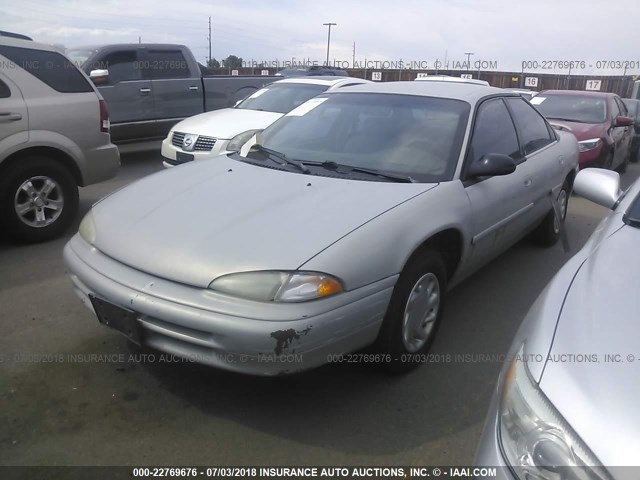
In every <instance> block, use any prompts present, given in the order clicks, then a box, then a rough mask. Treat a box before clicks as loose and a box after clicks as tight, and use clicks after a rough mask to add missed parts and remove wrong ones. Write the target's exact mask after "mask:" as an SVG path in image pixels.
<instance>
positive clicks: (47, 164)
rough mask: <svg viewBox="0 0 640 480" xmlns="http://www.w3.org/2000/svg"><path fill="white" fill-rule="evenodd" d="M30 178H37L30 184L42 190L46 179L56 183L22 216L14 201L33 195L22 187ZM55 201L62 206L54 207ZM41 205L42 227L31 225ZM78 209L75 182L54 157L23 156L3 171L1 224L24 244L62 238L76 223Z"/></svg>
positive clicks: (0, 200) (0, 185)
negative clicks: (55, 208) (70, 226)
mask: <svg viewBox="0 0 640 480" xmlns="http://www.w3.org/2000/svg"><path fill="white" fill-rule="evenodd" d="M30 179H34V180H33V182H32V184H31V185H32V186H33V187H34V189H35V190H39V189H38V187H39V185H42V186H43V189H44V182H46V179H49V180H52V183H53V184H55V186H54V187H53V189H52V191H51V192H50V194H49V195H50V196H44V194H43V195H39V196H38V197H37V199H36V200H37V203H34V207H33V209H32V211H31V212H29V213H27V214H25V216H24V217H21V216H20V215H18V213H17V211H16V206H15V204H16V202H18V203H20V204H22V203H23V200H25V199H29V198H30V197H29V194H28V193H27V192H26V190H24V189H21V186H23V184H25V182H26V181H27V180H30ZM49 185H51V183H49ZM42 191H44V190H42ZM25 196H26V197H25ZM38 199H39V200H38ZM56 202H58V203H59V204H61V207H60V208H59V209H58V210H53V204H54V203H56ZM60 202H61V203H60ZM45 204H46V205H45ZM38 205H42V206H41V207H38ZM38 208H40V210H38V212H40V211H41V212H44V213H42V214H40V213H39V214H38V215H45V220H43V222H44V223H43V226H36V225H30V224H28V222H29V221H33V222H34V223H35V221H36V217H35V215H36V213H35V212H36V210H37V209H38ZM77 211H78V187H77V186H76V182H75V180H74V178H73V176H72V175H71V173H70V172H69V171H68V170H67V169H66V168H65V167H64V166H62V165H60V164H59V163H57V162H55V161H54V160H50V159H48V158H46V157H42V156H29V157H23V158H20V159H19V160H17V162H16V163H14V164H12V165H11V166H9V167H8V169H7V170H5V171H4V172H3V175H2V178H1V179H0V225H2V226H3V230H4V231H5V232H6V234H7V235H8V236H9V237H10V238H11V239H13V240H15V241H17V242H21V243H35V242H44V241H47V240H51V239H53V238H56V237H59V236H60V235H62V234H63V233H64V231H65V230H66V229H67V228H68V227H69V225H70V224H71V223H72V222H73V220H74V218H75V216H76V213H77ZM58 212H59V213H58ZM32 213H33V218H31V214H32ZM23 218H24V220H23Z"/></svg>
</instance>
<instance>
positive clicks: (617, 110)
mask: <svg viewBox="0 0 640 480" xmlns="http://www.w3.org/2000/svg"><path fill="white" fill-rule="evenodd" d="M610 105H611V119H612V120H615V119H616V117H618V116H620V108H619V107H618V104H617V103H616V99H615V98H613V99H612V100H611V104H610Z"/></svg>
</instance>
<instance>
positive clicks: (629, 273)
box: [540, 226, 640, 473]
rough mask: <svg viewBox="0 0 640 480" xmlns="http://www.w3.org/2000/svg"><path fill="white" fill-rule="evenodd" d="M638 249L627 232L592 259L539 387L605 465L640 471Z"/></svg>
mask: <svg viewBox="0 0 640 480" xmlns="http://www.w3.org/2000/svg"><path fill="white" fill-rule="evenodd" d="M639 244H640V230H639V229H637V228H633V227H630V226H624V227H621V228H620V229H619V230H618V231H616V232H615V233H614V234H613V235H611V236H610V237H609V238H607V239H606V240H605V241H603V242H602V244H600V246H599V247H597V248H595V249H594V250H593V251H592V253H591V255H590V256H589V258H588V259H586V261H585V262H584V264H583V265H582V266H581V268H580V269H579V271H578V272H577V274H576V276H575V278H574V280H573V283H572V285H571V287H570V289H569V292H568V293H567V296H566V298H565V302H564V306H563V308H562V312H561V315H560V319H559V321H558V326H557V330H556V333H555V338H554V340H553V345H552V347H551V351H550V354H549V358H548V359H547V363H546V365H545V367H544V373H543V375H542V380H541V382H540V388H541V389H542V391H543V392H544V393H545V394H546V395H547V397H548V398H549V399H550V400H551V402H552V403H553V404H554V405H555V406H556V408H557V409H558V411H559V412H560V413H561V414H562V416H563V417H564V418H565V419H566V420H567V421H568V422H569V424H570V425H571V426H572V427H573V428H574V430H576V432H577V433H578V435H579V436H580V438H582V440H584V441H585V443H586V444H587V445H588V446H589V448H590V449H591V451H593V453H594V454H595V455H596V456H597V457H598V459H599V460H600V461H601V462H602V463H603V464H604V465H620V466H623V465H636V464H637V459H638V451H640V413H639V411H638V398H640V375H638V369H639V368H640V321H639V317H638V306H637V301H636V295H637V291H638V272H639V271H640V254H639V253H638V245H639ZM563 355H564V356H563ZM571 355H573V357H572V356H571ZM607 355H610V356H612V357H607ZM587 356H589V359H587ZM588 360H590V361H588ZM630 473H632V472H630Z"/></svg>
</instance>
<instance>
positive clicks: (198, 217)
mask: <svg viewBox="0 0 640 480" xmlns="http://www.w3.org/2000/svg"><path fill="white" fill-rule="evenodd" d="M436 185H437V184H424V183H423V184H420V183H416V184H405V183H392V182H369V181H358V180H349V179H344V178H329V177H319V176H312V175H303V174H299V173H290V172H285V171H281V170H275V169H270V168H264V167H260V166H255V165H250V164H247V163H244V162H241V161H236V160H233V159H231V158H229V157H227V156H224V155H223V156H219V157H216V158H213V159H210V160H203V161H200V162H192V163H189V164H186V165H182V166H180V167H177V168H173V169H170V170H165V171H162V172H158V173H156V174H154V175H150V176H149V177H146V178H144V179H142V180H139V181H138V182H136V183H134V184H132V185H130V186H128V187H126V188H124V189H122V190H120V191H118V192H117V193H115V194H113V195H111V196H110V197H108V198H106V199H105V200H103V201H101V202H99V203H98V204H96V205H95V206H94V208H93V216H94V223H95V227H96V240H95V242H94V246H95V247H96V248H97V249H98V250H100V251H102V252H103V253H105V254H106V255H108V256H110V257H112V258H114V259H116V260H118V261H120V262H122V263H124V264H126V265H129V266H131V267H133V268H136V269H138V270H141V271H144V272H148V273H151V274H154V275H157V276H159V277H161V278H166V279H170V280H173V281H176V282H180V283H184V284H188V285H194V286H199V287H207V286H208V285H209V283H210V282H211V281H212V280H213V279H215V278H217V277H218V276H220V275H224V274H227V273H232V272H241V271H251V270H272V269H279V270H295V269H297V268H298V267H299V266H300V265H302V264H304V263H305V262H306V261H307V260H309V259H310V258H311V257H313V256H314V255H316V254H317V253H319V252H320V251H321V250H323V249H325V248H327V247H328V246H330V245H331V244H332V243H333V242H335V241H337V240H338V239H340V238H342V237H343V236H345V235H347V234H349V233H350V232H351V231H353V230H354V229H356V228H358V227H359V226H361V225H363V224H364V223H366V222H368V221H369V220H371V219H373V218H374V217H376V216H379V215H381V214H383V213H385V212H387V211H388V210H390V209H392V208H394V207H395V206H397V205H399V204H400V203H402V202H405V201H407V200H409V199H411V198H412V197H414V196H416V195H419V194H421V193H423V192H425V191H427V190H430V189H432V188H434V187H435V186H436Z"/></svg>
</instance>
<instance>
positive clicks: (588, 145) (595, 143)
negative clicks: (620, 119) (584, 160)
mask: <svg viewBox="0 0 640 480" xmlns="http://www.w3.org/2000/svg"><path fill="white" fill-rule="evenodd" d="M599 146H600V139H599V138H590V139H589V140H582V141H580V142H578V150H580V151H581V152H588V151H589V150H593V149H594V148H598V147H599Z"/></svg>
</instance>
